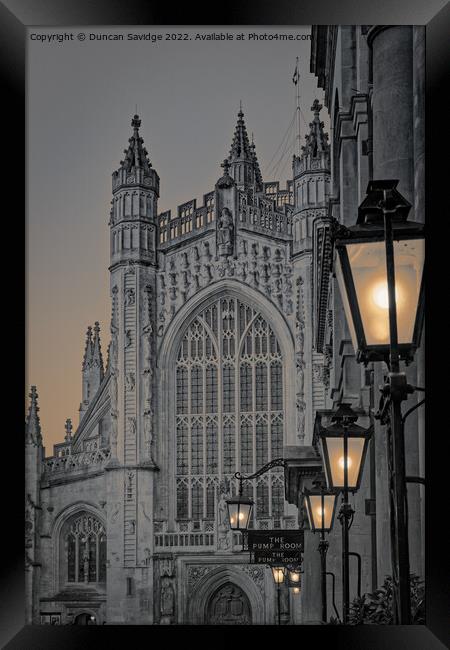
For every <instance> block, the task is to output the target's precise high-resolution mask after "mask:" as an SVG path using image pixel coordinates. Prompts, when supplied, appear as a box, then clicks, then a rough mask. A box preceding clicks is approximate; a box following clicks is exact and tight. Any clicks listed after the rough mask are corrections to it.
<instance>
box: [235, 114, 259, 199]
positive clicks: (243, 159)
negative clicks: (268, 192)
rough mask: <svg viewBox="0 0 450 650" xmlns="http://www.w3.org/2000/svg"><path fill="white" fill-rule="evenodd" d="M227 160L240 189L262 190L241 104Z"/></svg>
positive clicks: (253, 148) (253, 147) (257, 165)
mask: <svg viewBox="0 0 450 650" xmlns="http://www.w3.org/2000/svg"><path fill="white" fill-rule="evenodd" d="M228 160H229V162H230V167H231V175H232V177H233V178H234V180H235V181H236V184H237V185H238V187H239V189H241V190H242V189H247V188H249V187H253V186H255V189H256V191H258V192H261V191H262V189H263V186H262V176H261V170H260V168H259V163H258V159H257V157H256V151H255V145H254V143H253V141H252V143H251V144H250V140H249V137H248V134H247V128H246V126H245V122H244V113H243V111H242V106H241V107H240V109H239V113H238V120H237V124H236V128H235V130H234V135H233V141H232V143H231V149H230V154H229V156H228Z"/></svg>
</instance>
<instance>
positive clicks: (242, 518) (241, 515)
mask: <svg viewBox="0 0 450 650" xmlns="http://www.w3.org/2000/svg"><path fill="white" fill-rule="evenodd" d="M243 520H244V513H243V512H240V513H239V521H243Z"/></svg>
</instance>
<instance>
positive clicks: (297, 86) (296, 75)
mask: <svg viewBox="0 0 450 650" xmlns="http://www.w3.org/2000/svg"><path fill="white" fill-rule="evenodd" d="M293 79H294V80H295V81H294V84H295V110H296V113H297V129H296V131H297V138H296V139H297V153H298V155H299V156H300V83H299V81H300V71H299V68H298V56H297V57H296V60H295V72H294V77H293ZM294 153H295V147H294Z"/></svg>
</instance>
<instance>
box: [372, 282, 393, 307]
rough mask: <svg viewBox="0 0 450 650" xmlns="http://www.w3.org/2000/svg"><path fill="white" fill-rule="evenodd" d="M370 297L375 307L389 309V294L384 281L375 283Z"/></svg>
mask: <svg viewBox="0 0 450 650" xmlns="http://www.w3.org/2000/svg"><path fill="white" fill-rule="evenodd" d="M372 298H373V301H374V303H375V304H376V305H377V307H381V309H389V294H388V288H387V284H386V283H384V282H383V283H381V284H377V285H376V286H375V287H374V289H373V293H372Z"/></svg>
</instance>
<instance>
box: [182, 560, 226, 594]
mask: <svg viewBox="0 0 450 650" xmlns="http://www.w3.org/2000/svg"><path fill="white" fill-rule="evenodd" d="M218 566H222V565H219V564H207V565H206V564H199V565H195V564H193V565H190V566H189V567H188V575H187V586H188V594H190V593H192V591H193V588H194V587H195V585H196V584H197V582H198V581H199V580H201V579H202V578H203V577H204V576H205V575H206V574H207V573H209V572H210V571H212V570H213V569H217V567H218Z"/></svg>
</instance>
